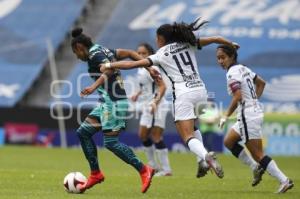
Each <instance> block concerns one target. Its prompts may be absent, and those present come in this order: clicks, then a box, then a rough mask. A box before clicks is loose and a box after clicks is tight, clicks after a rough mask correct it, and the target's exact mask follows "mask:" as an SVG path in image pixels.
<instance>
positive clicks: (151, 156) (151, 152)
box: [144, 145, 158, 169]
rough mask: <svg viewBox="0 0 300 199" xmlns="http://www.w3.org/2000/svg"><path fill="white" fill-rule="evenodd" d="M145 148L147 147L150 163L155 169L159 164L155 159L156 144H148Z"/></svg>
mask: <svg viewBox="0 0 300 199" xmlns="http://www.w3.org/2000/svg"><path fill="white" fill-rule="evenodd" d="M144 148H145V153H146V157H147V159H148V164H149V165H150V166H151V167H153V168H154V169H158V165H157V163H156V161H155V154H154V152H155V148H154V146H153V145H151V146H148V147H145V146H144Z"/></svg>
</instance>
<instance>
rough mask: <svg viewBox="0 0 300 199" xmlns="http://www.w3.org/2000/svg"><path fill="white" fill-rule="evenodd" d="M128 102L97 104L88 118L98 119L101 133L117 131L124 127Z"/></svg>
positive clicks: (124, 100)
mask: <svg viewBox="0 0 300 199" xmlns="http://www.w3.org/2000/svg"><path fill="white" fill-rule="evenodd" d="M127 110H128V101H127V99H123V100H118V101H114V102H113V101H109V102H105V103H101V104H99V105H98V106H97V107H95V108H94V109H93V110H92V111H91V112H90V113H89V116H91V117H93V118H97V119H98V120H99V119H100V123H101V127H102V131H103V132H104V133H105V132H111V131H119V130H121V129H124V128H125V127H126V122H125V119H126V117H127Z"/></svg>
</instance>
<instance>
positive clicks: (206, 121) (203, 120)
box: [196, 98, 223, 178]
mask: <svg viewBox="0 0 300 199" xmlns="http://www.w3.org/2000/svg"><path fill="white" fill-rule="evenodd" d="M199 108H200V110H199V111H200V112H199V129H200V131H201V133H202V138H203V144H204V147H205V148H206V150H208V151H222V149H218V148H217V147H216V140H223V138H222V139H220V138H219V137H220V134H221V133H222V130H221V129H220V128H219V127H218V123H219V119H220V112H219V109H218V107H217V106H216V104H215V102H214V99H213V98H208V100H207V104H205V105H203V106H201V107H199ZM221 146H223V143H221ZM197 162H198V170H197V173H196V177H197V178H200V177H203V176H205V175H206V174H207V171H208V170H209V168H208V165H207V164H206V162H205V161H204V160H202V159H200V158H199V157H197Z"/></svg>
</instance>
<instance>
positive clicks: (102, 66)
mask: <svg viewBox="0 0 300 199" xmlns="http://www.w3.org/2000/svg"><path fill="white" fill-rule="evenodd" d="M105 69H106V67H105V64H100V72H101V73H103V72H104V71H105Z"/></svg>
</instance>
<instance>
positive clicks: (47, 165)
mask: <svg viewBox="0 0 300 199" xmlns="http://www.w3.org/2000/svg"><path fill="white" fill-rule="evenodd" d="M137 154H138V156H139V157H140V158H141V159H143V160H145V157H144V155H143V153H137ZM98 156H99V159H100V164H101V168H102V170H103V171H104V174H105V177H106V179H105V181H104V183H102V184H100V185H96V186H95V187H93V188H92V189H90V190H88V191H86V192H85V193H84V194H68V193H66V192H65V191H64V187H63V178H64V176H65V175H66V174H67V173H69V172H71V171H80V172H82V173H84V175H86V176H87V175H88V173H89V169H88V165H87V162H86V160H85V159H84V157H83V153H82V152H81V150H80V149H58V148H54V149H46V148H38V147H14V146H5V147H1V148H0V198H1V199H15V198H16V199H18V198H28V199H35V198H39V199H43V198H49V199H50V198H51V199H59V198H64V199H65V198H80V199H82V198H116V199H122V198H124V199H125V198H126V199H134V198H145V199H146V198H151V199H153V198H163V199H167V198H171V199H177V198H180V199H181V198H186V199H192V198H197V199H200V198H203V199H209V198H211V199H218V198H220V199H227V198H228V199H235V198H237V199H247V198H249V199H258V198H263V199H268V198H295V199H296V198H297V199H299V198H300V188H299V187H300V157H274V159H275V160H276V161H277V164H278V165H279V166H280V168H281V169H282V170H283V171H284V172H285V173H286V174H287V175H288V176H289V177H290V178H292V179H293V180H294V183H295V187H294V188H293V189H292V190H290V191H288V192H287V193H286V194H282V195H280V196H279V195H277V194H274V193H273V192H274V191H275V190H276V189H277V188H278V183H277V181H276V180H275V179H273V178H272V177H270V176H269V175H268V174H265V175H264V177H263V181H262V182H261V184H259V185H258V186H257V187H255V188H253V187H251V185H250V183H251V178H252V173H251V172H250V169H249V168H248V167H246V166H245V165H242V164H241V163H240V162H239V161H238V160H237V159H235V158H234V157H233V156H231V155H219V160H220V162H221V163H222V165H223V167H224V171H225V177H224V178H223V179H218V178H217V177H216V176H215V175H213V174H212V173H209V174H208V175H207V176H206V177H205V178H202V179H197V178H196V177H195V172H196V168H197V167H196V166H197V165H196V160H195V157H194V155H192V154H190V153H188V154H179V153H171V154H170V161H171V166H172V168H173V172H174V175H173V176H171V177H161V178H154V179H153V181H152V186H151V187H150V189H149V190H148V192H147V193H146V194H142V193H140V189H141V185H140V178H139V175H138V173H137V172H136V171H135V170H134V169H133V168H131V167H130V166H129V165H127V164H124V163H123V162H121V161H120V160H119V159H117V158H116V157H115V156H114V155H113V154H112V153H111V152H109V151H107V150H99V154H98Z"/></svg>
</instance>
